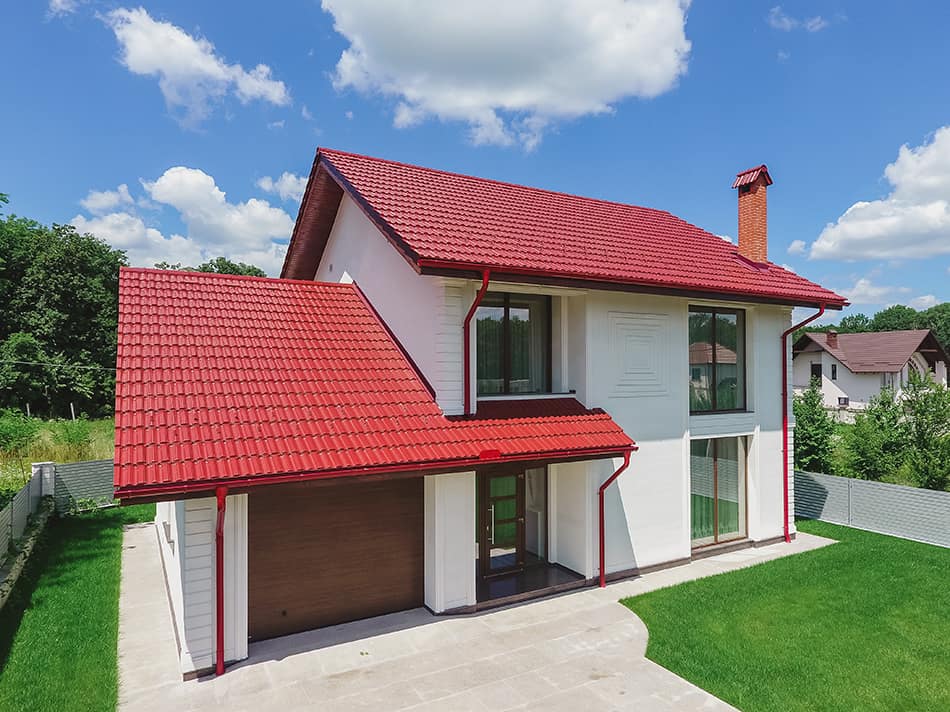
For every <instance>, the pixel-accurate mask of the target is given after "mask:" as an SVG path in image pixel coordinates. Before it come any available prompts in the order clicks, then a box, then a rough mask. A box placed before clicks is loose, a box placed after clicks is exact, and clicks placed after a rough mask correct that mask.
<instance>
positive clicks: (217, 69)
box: [104, 7, 290, 126]
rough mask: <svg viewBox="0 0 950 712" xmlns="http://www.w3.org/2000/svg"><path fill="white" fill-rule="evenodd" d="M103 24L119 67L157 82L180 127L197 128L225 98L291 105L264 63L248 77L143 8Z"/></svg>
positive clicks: (198, 39) (209, 46) (208, 44)
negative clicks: (118, 51)
mask: <svg viewBox="0 0 950 712" xmlns="http://www.w3.org/2000/svg"><path fill="white" fill-rule="evenodd" d="M104 19H105V22H106V24H108V25H109V27H110V28H111V29H112V31H113V32H114V33H115V36H116V39H117V40H118V42H119V45H120V47H121V50H122V53H121V57H120V61H121V62H122V64H123V65H124V66H125V68H126V69H128V70H129V71H130V72H132V73H133V74H139V75H142V76H150V77H158V85H159V87H160V88H161V91H162V95H163V96H164V97H165V102H166V104H167V105H168V107H169V110H170V111H172V112H173V113H176V115H177V117H178V119H179V121H181V123H182V124H183V125H186V126H194V125H196V124H198V123H200V122H201V121H202V120H204V119H205V118H207V117H208V116H209V115H210V113H211V110H212V107H213V105H214V103H215V102H217V101H220V100H221V99H222V98H224V97H225V96H227V95H228V94H233V95H234V96H235V97H237V99H238V100H239V101H240V102H241V103H242V104H246V103H248V102H250V101H252V100H255V99H256V100H261V101H265V102H268V103H270V104H275V105H277V106H285V105H287V104H289V103H290V94H289V93H288V91H287V87H286V86H285V85H284V83H283V82H281V81H278V80H276V79H273V78H271V69H270V67H268V66H267V65H266V64H258V65H257V66H256V67H254V68H253V69H252V70H251V71H249V72H248V71H246V70H245V69H244V68H243V67H242V66H241V65H240V64H228V63H227V62H226V61H225V60H224V59H223V58H222V57H221V56H219V55H218V54H216V53H215V51H214V45H213V44H212V43H211V42H210V41H209V40H207V39H205V38H204V37H193V36H192V35H189V34H188V33H187V32H185V31H184V30H183V29H182V28H180V27H178V26H176V25H173V24H172V23H170V22H162V21H158V20H155V19H153V18H152V17H151V15H149V14H148V12H147V11H146V10H145V9H144V8H141V7H139V8H136V9H132V10H130V9H127V8H119V9H117V10H112V11H111V12H109V13H108V14H107V15H106V16H105V18H104Z"/></svg>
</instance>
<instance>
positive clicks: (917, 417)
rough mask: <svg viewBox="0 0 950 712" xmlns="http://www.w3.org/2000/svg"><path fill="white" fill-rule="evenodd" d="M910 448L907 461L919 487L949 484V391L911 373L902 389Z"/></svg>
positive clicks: (934, 487)
mask: <svg viewBox="0 0 950 712" xmlns="http://www.w3.org/2000/svg"><path fill="white" fill-rule="evenodd" d="M903 405H904V412H905V414H906V416H907V423H908V440H909V445H910V447H909V448H908V453H907V462H908V464H909V465H910V471H911V473H912V475H913V477H914V479H916V480H917V484H918V486H920V487H926V488H927V489H937V490H944V489H947V487H948V485H950V391H948V390H947V387H946V386H944V385H942V384H940V383H936V382H935V381H934V380H933V378H932V377H931V376H930V375H929V374H928V375H926V376H921V375H919V374H917V373H916V372H911V374H910V379H909V381H908V383H907V385H906V387H905V388H904V398H903Z"/></svg>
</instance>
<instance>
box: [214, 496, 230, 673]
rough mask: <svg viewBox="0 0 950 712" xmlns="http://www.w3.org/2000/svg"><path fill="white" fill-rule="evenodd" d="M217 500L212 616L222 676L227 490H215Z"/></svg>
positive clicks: (217, 665) (217, 657)
mask: <svg viewBox="0 0 950 712" xmlns="http://www.w3.org/2000/svg"><path fill="white" fill-rule="evenodd" d="M214 493H215V496H216V497H217V498H218V522H217V525H216V526H215V529H214V593H215V599H214V616H215V664H214V674H215V675H223V674H224V513H225V508H226V507H227V496H228V488H227V487H223V486H219V487H218V488H217V489H215V492H214Z"/></svg>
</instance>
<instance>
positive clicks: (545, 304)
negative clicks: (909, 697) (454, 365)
mask: <svg viewBox="0 0 950 712" xmlns="http://www.w3.org/2000/svg"><path fill="white" fill-rule="evenodd" d="M475 324H476V327H475V328H476V332H475V333H476V344H477V346H476V353H475V360H476V372H477V379H478V395H480V396H485V395H496V394H507V393H512V394H516V393H549V392H550V391H551V298H550V297H548V296H543V295H537V294H500V293H493V292H489V293H488V294H486V295H485V297H484V298H483V299H482V303H481V304H480V305H479V307H478V310H477V311H476V313H475Z"/></svg>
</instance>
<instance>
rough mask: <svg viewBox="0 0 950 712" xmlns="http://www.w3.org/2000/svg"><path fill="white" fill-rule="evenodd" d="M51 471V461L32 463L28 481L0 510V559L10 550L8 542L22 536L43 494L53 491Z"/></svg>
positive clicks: (38, 506)
mask: <svg viewBox="0 0 950 712" xmlns="http://www.w3.org/2000/svg"><path fill="white" fill-rule="evenodd" d="M52 471H53V463H51V462H42V463H37V464H35V465H33V474H31V475H30V479H29V481H27V483H26V484H25V485H23V487H22V488H21V489H20V491H19V492H17V493H16V494H15V495H14V496H13V499H11V500H10V501H9V502H8V503H7V506H6V507H4V508H3V509H2V510H0V561H2V560H3V559H4V558H5V557H6V555H7V552H8V551H9V550H10V543H11V542H13V541H15V540H17V539H19V538H20V537H21V536H23V532H24V531H25V530H26V524H27V519H28V518H29V517H30V516H31V515H33V514H36V511H37V510H38V509H39V508H40V501H41V500H42V498H43V495H46V494H52V493H53V480H52Z"/></svg>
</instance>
